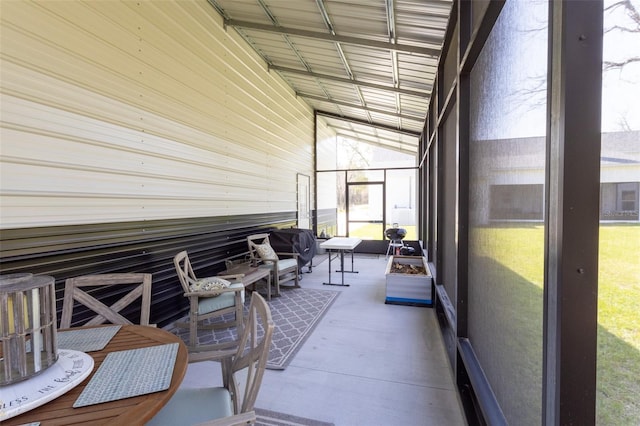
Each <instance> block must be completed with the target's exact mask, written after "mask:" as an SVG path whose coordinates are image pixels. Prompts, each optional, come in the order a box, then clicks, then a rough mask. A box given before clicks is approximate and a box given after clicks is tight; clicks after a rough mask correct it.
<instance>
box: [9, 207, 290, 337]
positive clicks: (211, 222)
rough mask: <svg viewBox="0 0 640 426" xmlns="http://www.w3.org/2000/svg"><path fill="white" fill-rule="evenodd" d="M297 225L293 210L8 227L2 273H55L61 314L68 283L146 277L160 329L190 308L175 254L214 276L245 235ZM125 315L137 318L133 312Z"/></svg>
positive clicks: (241, 248) (239, 251)
mask: <svg viewBox="0 0 640 426" xmlns="http://www.w3.org/2000/svg"><path fill="white" fill-rule="evenodd" d="M295 223H296V212H280V213H265V214H254V215H245V216H233V217H231V216H229V217H210V218H192V219H189V218H185V219H175V220H158V221H141V222H124V223H105V224H95V225H76V226H55V227H43V228H24V229H7V230H3V231H2V232H0V243H1V246H0V273H2V274H10V273H32V274H41V275H50V276H53V277H54V278H55V280H56V299H57V305H58V311H59V312H58V315H59V314H60V310H61V309H62V296H63V289H64V281H65V280H66V279H67V278H71V277H75V276H80V275H88V274H99V273H117V272H146V273H151V274H153V296H152V307H151V322H152V323H155V324H158V325H159V326H161V327H162V326H164V325H166V324H169V323H170V322H172V321H174V320H175V319H177V318H179V317H181V316H183V315H184V314H185V313H186V312H187V310H188V305H187V303H186V302H187V301H186V300H185V298H184V297H183V296H182V290H181V288H180V285H179V283H178V281H177V277H176V274H175V270H174V267H173V256H174V255H175V254H176V253H178V252H179V251H181V250H188V252H189V257H190V259H191V262H192V264H193V267H194V269H195V270H196V273H197V274H199V275H207V274H209V275H211V274H215V273H216V272H219V271H221V270H223V269H224V260H225V259H227V258H230V257H234V256H241V255H243V254H244V253H245V252H246V251H247V244H246V236H247V235H249V234H252V233H256V232H263V231H267V230H270V229H275V228H287V227H291V226H294V225H295ZM111 296H113V297H115V296H117V294H111V295H110V297H111ZM126 313H127V314H130V315H132V318H134V316H135V312H133V311H132V312H126ZM83 314H84V315H86V314H88V313H86V312H82V311H80V314H79V315H78V316H77V317H74V321H79V320H80V319H81V318H82V316H83Z"/></svg>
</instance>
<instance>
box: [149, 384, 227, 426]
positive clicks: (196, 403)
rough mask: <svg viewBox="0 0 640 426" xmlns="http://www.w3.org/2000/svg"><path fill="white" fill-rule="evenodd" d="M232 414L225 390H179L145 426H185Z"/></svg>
mask: <svg viewBox="0 0 640 426" xmlns="http://www.w3.org/2000/svg"><path fill="white" fill-rule="evenodd" d="M233 414H234V413H233V402H232V401H231V395H230V394H229V391H227V389H225V388H222V387H220V388H181V389H178V390H177V392H176V393H175V394H174V395H173V397H171V399H170V400H169V402H168V403H167V405H165V406H164V407H162V409H161V410H160V411H159V412H158V413H157V414H156V415H155V417H154V418H152V419H151V420H150V421H149V422H148V423H147V426H163V425H166V426H187V425H193V424H198V423H203V422H206V421H208V420H214V419H220V418H222V417H228V416H232V415H233Z"/></svg>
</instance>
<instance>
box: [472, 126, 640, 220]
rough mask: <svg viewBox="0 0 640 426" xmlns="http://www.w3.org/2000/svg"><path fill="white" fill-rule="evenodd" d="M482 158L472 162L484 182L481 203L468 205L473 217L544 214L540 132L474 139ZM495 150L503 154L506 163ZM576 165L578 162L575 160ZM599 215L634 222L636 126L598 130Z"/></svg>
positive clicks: (639, 148) (638, 185)
mask: <svg viewBox="0 0 640 426" xmlns="http://www.w3.org/2000/svg"><path fill="white" fill-rule="evenodd" d="M471 150H472V151H474V150H476V152H475V153H474V155H476V157H475V158H480V159H482V161H480V162H478V163H477V164H475V165H472V171H471V176H472V179H474V180H475V181H483V182H486V190H487V191H488V192H489V196H488V197H478V199H481V200H488V202H487V204H486V205H481V206H479V205H473V206H471V207H472V208H471V213H472V220H473V221H474V222H475V223H480V224H481V223H488V222H491V221H542V220H543V219H544V210H545V209H544V181H545V174H544V170H545V167H544V166H545V140H544V138H543V137H533V138H517V139H500V140H487V141H476V142H474V143H472V146H471ZM500 156H508V158H509V159H510V164H509V167H503V166H502V167H496V166H495V165H496V164H500V165H504V164H505V162H504V161H502V160H500ZM576 167H580V165H579V164H576ZM600 182H601V186H600V220H601V221H625V222H638V221H640V215H639V213H638V212H639V205H638V202H639V199H640V197H639V194H640V131H632V132H616V133H603V134H602V151H601V170H600Z"/></svg>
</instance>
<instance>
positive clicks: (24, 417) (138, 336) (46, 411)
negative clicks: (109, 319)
mask: <svg viewBox="0 0 640 426" xmlns="http://www.w3.org/2000/svg"><path fill="white" fill-rule="evenodd" d="M167 343H179V347H178V355H177V357H176V362H175V366H174V370H173V376H172V377H171V385H170V386H169V389H167V390H165V391H161V392H155V393H151V394H146V395H140V396H136V397H132V398H126V399H121V400H117V401H112V402H105V403H102V404H96V405H89V406H86V407H80V408H73V403H74V402H75V400H76V399H78V397H79V396H80V393H81V392H82V390H83V389H84V388H85V386H86V385H87V384H88V383H89V381H90V380H91V378H92V377H93V375H94V374H95V372H96V371H97V370H98V368H99V367H100V365H101V364H102V361H103V360H104V358H105V357H106V356H107V354H108V353H109V352H115V351H122V350H127V349H137V348H145V347H149V346H156V345H162V344H167ZM87 354H88V355H90V356H91V357H92V358H93V360H94V362H95V366H94V368H93V371H92V372H91V374H90V375H89V376H88V377H87V378H86V379H85V380H83V381H82V383H80V384H79V385H78V386H76V387H75V388H73V389H71V390H70V391H69V392H67V393H65V394H64V395H62V396H60V397H58V398H56V399H54V400H53V401H50V402H48V403H46V404H44V405H42V406H40V407H37V408H35V409H33V410H31V411H28V412H26V413H23V414H20V415H18V416H16V417H12V418H10V419H8V420H5V421H3V422H2V425H3V426H5V425H6V426H9V425H22V424H25V423H27V424H28V423H31V422H40V425H41V426H48V425H72V424H91V425H105V424H113V425H118V426H119V425H143V424H145V423H146V422H147V421H149V420H150V419H151V418H153V416H154V415H155V414H156V413H157V412H158V411H160V409H161V408H162V406H164V405H165V404H166V403H167V402H168V401H169V399H170V398H171V397H172V396H173V394H174V393H175V391H176V390H177V389H178V387H179V386H180V383H181V382H182V379H183V378H184V375H185V373H186V371H187V365H188V353H187V347H186V345H185V344H184V342H183V341H182V340H181V339H180V338H179V337H178V336H176V335H174V334H172V333H170V332H168V331H165V330H162V329H158V328H155V327H148V326H141V325H123V326H122V328H121V329H120V330H119V331H118V333H116V335H115V336H114V337H113V339H111V341H110V342H109V343H108V344H107V346H106V347H105V348H104V349H103V350H101V351H95V352H87Z"/></svg>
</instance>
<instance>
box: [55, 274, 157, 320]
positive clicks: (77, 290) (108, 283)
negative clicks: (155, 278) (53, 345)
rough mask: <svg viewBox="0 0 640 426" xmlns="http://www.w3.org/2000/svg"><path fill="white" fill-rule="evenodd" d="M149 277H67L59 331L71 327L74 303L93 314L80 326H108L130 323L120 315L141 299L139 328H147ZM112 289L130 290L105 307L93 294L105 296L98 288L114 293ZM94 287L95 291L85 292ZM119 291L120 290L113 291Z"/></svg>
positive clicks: (109, 275)
mask: <svg viewBox="0 0 640 426" xmlns="http://www.w3.org/2000/svg"><path fill="white" fill-rule="evenodd" d="M151 281H152V277H151V274H139V273H118V274H97V275H84V276H80V277H75V278H68V279H67V280H66V281H65V287H64V299H63V303H62V316H61V317H60V328H69V327H71V318H72V316H73V309H74V306H75V305H76V302H79V303H80V305H84V306H85V307H87V308H89V309H90V310H92V311H93V312H95V313H96V316H94V317H93V318H92V319H90V320H89V321H87V322H86V323H84V324H82V325H99V324H104V323H111V324H133V323H132V322H131V321H129V320H128V319H127V318H125V317H124V316H122V314H120V311H122V310H123V309H124V308H126V307H127V306H129V305H131V304H133V302H135V301H136V300H137V299H140V302H141V305H140V322H139V324H140V325H149V315H150V311H151ZM115 286H118V287H122V288H125V289H126V288H127V287H129V288H130V291H129V292H128V293H126V294H125V295H124V296H122V297H121V298H120V299H119V300H117V301H116V302H115V303H113V304H112V305H111V306H107V305H105V304H104V303H103V302H102V301H100V300H98V299H97V298H96V297H95V295H94V294H92V293H95V291H96V290H97V292H98V293H99V294H100V295H104V293H105V292H104V291H102V290H101V289H98V287H105V288H107V287H108V288H109V290H115V288H114V287H115ZM91 288H93V290H94V291H91V290H89V291H85V290H86V289H91ZM116 292H119V291H116Z"/></svg>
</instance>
